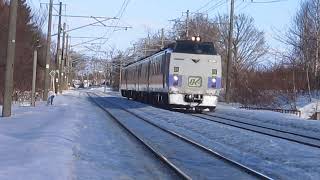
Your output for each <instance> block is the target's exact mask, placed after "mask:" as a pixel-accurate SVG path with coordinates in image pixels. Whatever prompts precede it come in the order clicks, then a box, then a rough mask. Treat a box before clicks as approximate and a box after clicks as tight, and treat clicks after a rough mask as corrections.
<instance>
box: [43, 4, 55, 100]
mask: <svg viewBox="0 0 320 180" xmlns="http://www.w3.org/2000/svg"><path fill="white" fill-rule="evenodd" d="M52 7H53V0H50V4H49V20H48V34H47V49H46V69H45V74H44V93H43V100H44V101H46V100H47V99H48V90H49V86H50V85H49V84H50V75H49V71H50V59H51V52H50V47H51V26H52Z"/></svg>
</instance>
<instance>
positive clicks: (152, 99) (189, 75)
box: [120, 37, 222, 111]
mask: <svg viewBox="0 0 320 180" xmlns="http://www.w3.org/2000/svg"><path fill="white" fill-rule="evenodd" d="M221 71H222V69H221V57H220V56H219V55H218V54H217V51H216V49H215V47H214V45H213V43H212V42H201V41H200V38H199V37H196V38H192V40H177V41H176V42H175V43H172V44H170V45H168V46H167V47H166V48H164V49H162V50H161V51H159V52H157V53H154V54H152V55H150V56H148V57H145V58H143V59H140V60H138V61H135V62H133V63H130V64H128V65H126V66H125V67H123V68H122V70H121V84H120V91H121V95H122V96H123V97H127V98H128V99H129V98H130V99H134V100H138V101H143V102H149V103H152V104H157V105H164V106H168V107H172V108H186V109H193V110H196V111H202V110H204V109H209V110H210V111H213V110H214V109H215V108H216V106H217V102H218V95H219V93H220V90H221V78H222V77H221Z"/></svg>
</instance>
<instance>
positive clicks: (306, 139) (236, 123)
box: [191, 114, 320, 148]
mask: <svg viewBox="0 0 320 180" xmlns="http://www.w3.org/2000/svg"><path fill="white" fill-rule="evenodd" d="M191 116H194V117H197V118H200V119H203V120H206V121H211V122H215V123H219V124H223V125H228V126H232V127H236V128H240V129H244V130H247V131H251V132H255V133H259V134H264V135H268V136H272V137H276V138H280V139H284V140H288V141H292V142H296V143H299V144H304V145H307V146H312V147H316V148H320V138H317V137H312V136H308V135H303V134H299V133H296V132H291V131H286V130H280V129H277V128H272V127H268V126H264V125H258V124H252V123H248V122H243V121H240V120H237V119H236V117H234V118H227V117H222V116H219V115H212V114H191Z"/></svg>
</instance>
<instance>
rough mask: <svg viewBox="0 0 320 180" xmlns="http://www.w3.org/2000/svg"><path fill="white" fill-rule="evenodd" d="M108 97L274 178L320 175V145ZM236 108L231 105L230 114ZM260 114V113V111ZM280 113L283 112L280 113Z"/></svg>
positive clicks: (314, 177) (307, 177) (312, 177)
mask: <svg viewBox="0 0 320 180" xmlns="http://www.w3.org/2000/svg"><path fill="white" fill-rule="evenodd" d="M106 100H108V101H113V102H114V103H117V104H121V106H123V107H126V108H128V109H129V110H130V111H133V112H135V113H138V114H140V115H142V116H144V117H148V118H149V120H151V121H153V122H154V123H157V124H160V125H162V126H164V127H166V128H169V129H171V130H173V131H176V132H178V133H181V134H183V135H185V136H187V137H190V138H192V139H194V140H196V141H197V142H200V143H202V144H204V145H206V146H208V147H211V148H213V149H216V150H217V151H218V152H219V153H221V154H224V155H226V156H227V157H230V158H232V159H234V160H236V161H239V162H241V163H243V164H245V165H248V166H249V167H252V168H253V169H256V170H258V171H261V172H263V173H266V174H267V175H271V176H272V177H275V179H319V178H320V159H319V157H320V151H319V149H318V148H314V147H309V146H306V145H301V144H298V143H293V142H290V141H286V140H282V139H278V138H274V137H270V136H266V135H261V134H258V133H253V132H249V131H246V130H241V129H238V128H235V127H229V126H225V125H221V124H218V123H214V122H208V121H204V120H201V119H198V118H195V117H190V116H189V115H187V114H182V113H178V112H172V111H167V110H163V109H159V108H155V107H152V106H150V105H146V104H142V103H139V102H135V101H128V100H126V99H124V98H119V97H116V96H112V95H111V96H110V95H107V97H106ZM226 109H227V108H226ZM233 110H234V109H231V110H230V108H229V112H230V113H231V112H233ZM217 111H218V110H217ZM243 111H244V110H243ZM259 113H261V112H257V114H259ZM268 113H269V112H268ZM270 113H273V112H270ZM251 114H252V113H251V112H250V111H246V115H247V116H248V115H251ZM277 115H284V114H280V113H277ZM264 116H265V115H264ZM284 116H285V115H284ZM259 117H263V116H259ZM274 117H275V116H274ZM297 122H304V121H297ZM306 122H309V121H306ZM312 126H314V124H313V123H311V124H309V127H312ZM318 127H319V126H318ZM318 133H319V132H318Z"/></svg>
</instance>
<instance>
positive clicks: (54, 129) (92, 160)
mask: <svg viewBox="0 0 320 180" xmlns="http://www.w3.org/2000/svg"><path fill="white" fill-rule="evenodd" d="M86 91H87V90H84V89H83V90H79V91H72V90H69V91H65V92H64V94H63V95H58V96H57V97H56V98H55V99H54V105H53V106H46V104H45V103H44V102H41V103H39V102H38V103H37V106H36V107H19V106H14V107H13V115H12V117H10V118H2V117H0V179H1V180H3V179H4V180H7V179H8V180H9V179H10V180H11V179H14V180H20V179H21V180H25V179H30V180H43V179H54V180H65V179H80V180H81V179H176V178H174V177H175V176H172V173H171V174H170V171H169V170H168V168H167V167H166V166H163V165H161V164H160V163H159V161H158V160H157V159H155V158H154V155H153V154H151V152H149V151H146V149H145V148H144V147H143V146H139V143H137V142H136V141H134V139H133V138H132V137H131V136H128V134H127V133H125V132H124V130H123V129H121V128H119V126H118V125H117V124H116V123H114V121H113V120H110V119H108V116H107V115H106V113H105V112H103V111H101V110H100V109H99V108H98V107H97V106H95V105H94V104H93V103H91V102H90V101H89V100H88V98H87V95H86Z"/></svg>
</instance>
